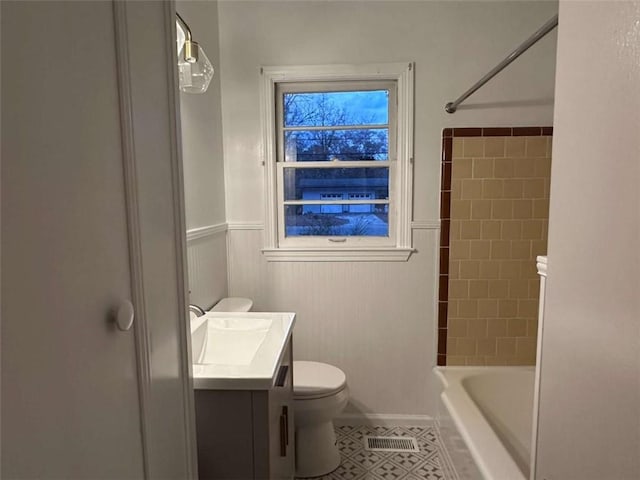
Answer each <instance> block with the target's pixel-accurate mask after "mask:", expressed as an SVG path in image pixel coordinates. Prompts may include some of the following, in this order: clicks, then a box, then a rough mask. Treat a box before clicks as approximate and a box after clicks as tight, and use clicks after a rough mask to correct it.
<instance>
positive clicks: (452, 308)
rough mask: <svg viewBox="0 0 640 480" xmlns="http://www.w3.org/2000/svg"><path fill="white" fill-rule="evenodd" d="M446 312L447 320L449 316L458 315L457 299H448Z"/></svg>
mask: <svg viewBox="0 0 640 480" xmlns="http://www.w3.org/2000/svg"><path fill="white" fill-rule="evenodd" d="M447 310H448V314H447V321H449V320H448V319H450V318H455V317H457V316H458V301H457V300H455V299H449V304H448V308H447Z"/></svg>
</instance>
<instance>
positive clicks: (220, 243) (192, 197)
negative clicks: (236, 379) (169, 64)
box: [176, 0, 227, 308]
mask: <svg viewBox="0 0 640 480" xmlns="http://www.w3.org/2000/svg"><path fill="white" fill-rule="evenodd" d="M176 9H177V11H178V13H180V15H181V16H182V18H184V20H185V21H186V22H187V23H188V24H189V26H190V27H191V32H192V34H193V39H194V40H195V41H196V42H198V43H199V44H200V45H201V47H202V48H204V50H205V52H206V54H207V56H208V57H209V60H210V61H211V63H212V64H213V67H214V69H215V74H214V76H213V79H212V80H211V84H210V85H209V89H208V90H207V91H206V93H204V94H201V95H193V94H185V93H181V94H180V120H181V124H182V158H183V165H184V183H185V210H186V212H185V213H186V222H187V230H188V231H189V230H193V229H199V228H206V227H210V226H215V225H220V224H224V223H225V194H224V162H223V156H222V116H221V101H220V65H219V63H220V62H219V59H220V54H219V48H218V5H217V2H215V1H208V2H202V1H188V0H179V1H178V2H177V5H176ZM187 249H188V269H189V289H190V290H191V295H190V301H191V303H195V304H196V305H200V306H202V307H205V308H206V307H209V306H211V305H212V304H214V303H215V302H216V301H217V300H219V299H220V298H222V297H224V296H226V295H227V264H226V258H227V252H226V239H225V232H224V229H222V230H220V229H216V230H215V231H214V232H211V234H210V235H206V236H201V237H199V238H198V239H197V240H192V239H190V240H189V242H188V246H187Z"/></svg>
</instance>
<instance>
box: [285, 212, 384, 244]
mask: <svg viewBox="0 0 640 480" xmlns="http://www.w3.org/2000/svg"><path fill="white" fill-rule="evenodd" d="M284 211H285V222H284V223H285V235H286V236H287V237H298V236H304V235H307V236H308V235H318V236H338V237H349V236H367V237H388V236H389V205H376V204H355V205H354V204H349V205H336V204H320V205H318V204H314V205H285V207H284Z"/></svg>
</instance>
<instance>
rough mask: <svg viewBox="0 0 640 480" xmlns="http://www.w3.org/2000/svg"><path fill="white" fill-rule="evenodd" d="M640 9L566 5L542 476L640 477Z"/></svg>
mask: <svg viewBox="0 0 640 480" xmlns="http://www.w3.org/2000/svg"><path fill="white" fill-rule="evenodd" d="M638 19H640V2H638V1H635V2H614V3H608V2H607V3H605V2H589V3H587V2H571V1H566V2H562V3H561V7H560V36H559V39H558V76H557V83H556V92H557V98H556V115H555V137H554V138H555V140H554V149H553V158H554V162H553V166H552V172H551V208H550V219H549V270H548V279H547V288H546V291H547V294H546V306H545V320H544V334H543V342H542V348H543V353H542V364H541V368H542V370H541V397H540V418H539V433H538V460H537V475H536V478H539V479H547V480H555V479H563V480H564V479H567V480H571V479H580V480H586V479H603V478H611V479H617V480H627V479H636V478H640V414H639V410H638V409H639V408H640V296H639V292H640V255H639V254H638V246H639V245H640V193H639V192H640V190H639V189H638V185H640V162H639V159H640V138H639V137H638V132H640V90H639V89H638V86H639V85H640V62H639V61H638V60H639V59H640V26H639V24H638Z"/></svg>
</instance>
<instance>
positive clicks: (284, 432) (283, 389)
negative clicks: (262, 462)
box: [269, 342, 295, 479]
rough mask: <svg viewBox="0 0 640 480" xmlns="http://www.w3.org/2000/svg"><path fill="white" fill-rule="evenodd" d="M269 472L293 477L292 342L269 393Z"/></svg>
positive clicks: (275, 475)
mask: <svg viewBox="0 0 640 480" xmlns="http://www.w3.org/2000/svg"><path fill="white" fill-rule="evenodd" d="M269 427H270V435H269V446H270V448H269V471H270V477H271V478H282V479H284V478H293V474H294V471H295V465H294V463H295V451H294V445H295V441H294V433H295V428H294V424H293V361H292V350H291V342H289V345H288V347H287V350H286V352H285V355H284V360H283V361H282V364H281V365H280V368H279V372H278V376H277V378H276V385H275V386H274V387H273V389H272V390H271V391H270V392H269Z"/></svg>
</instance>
